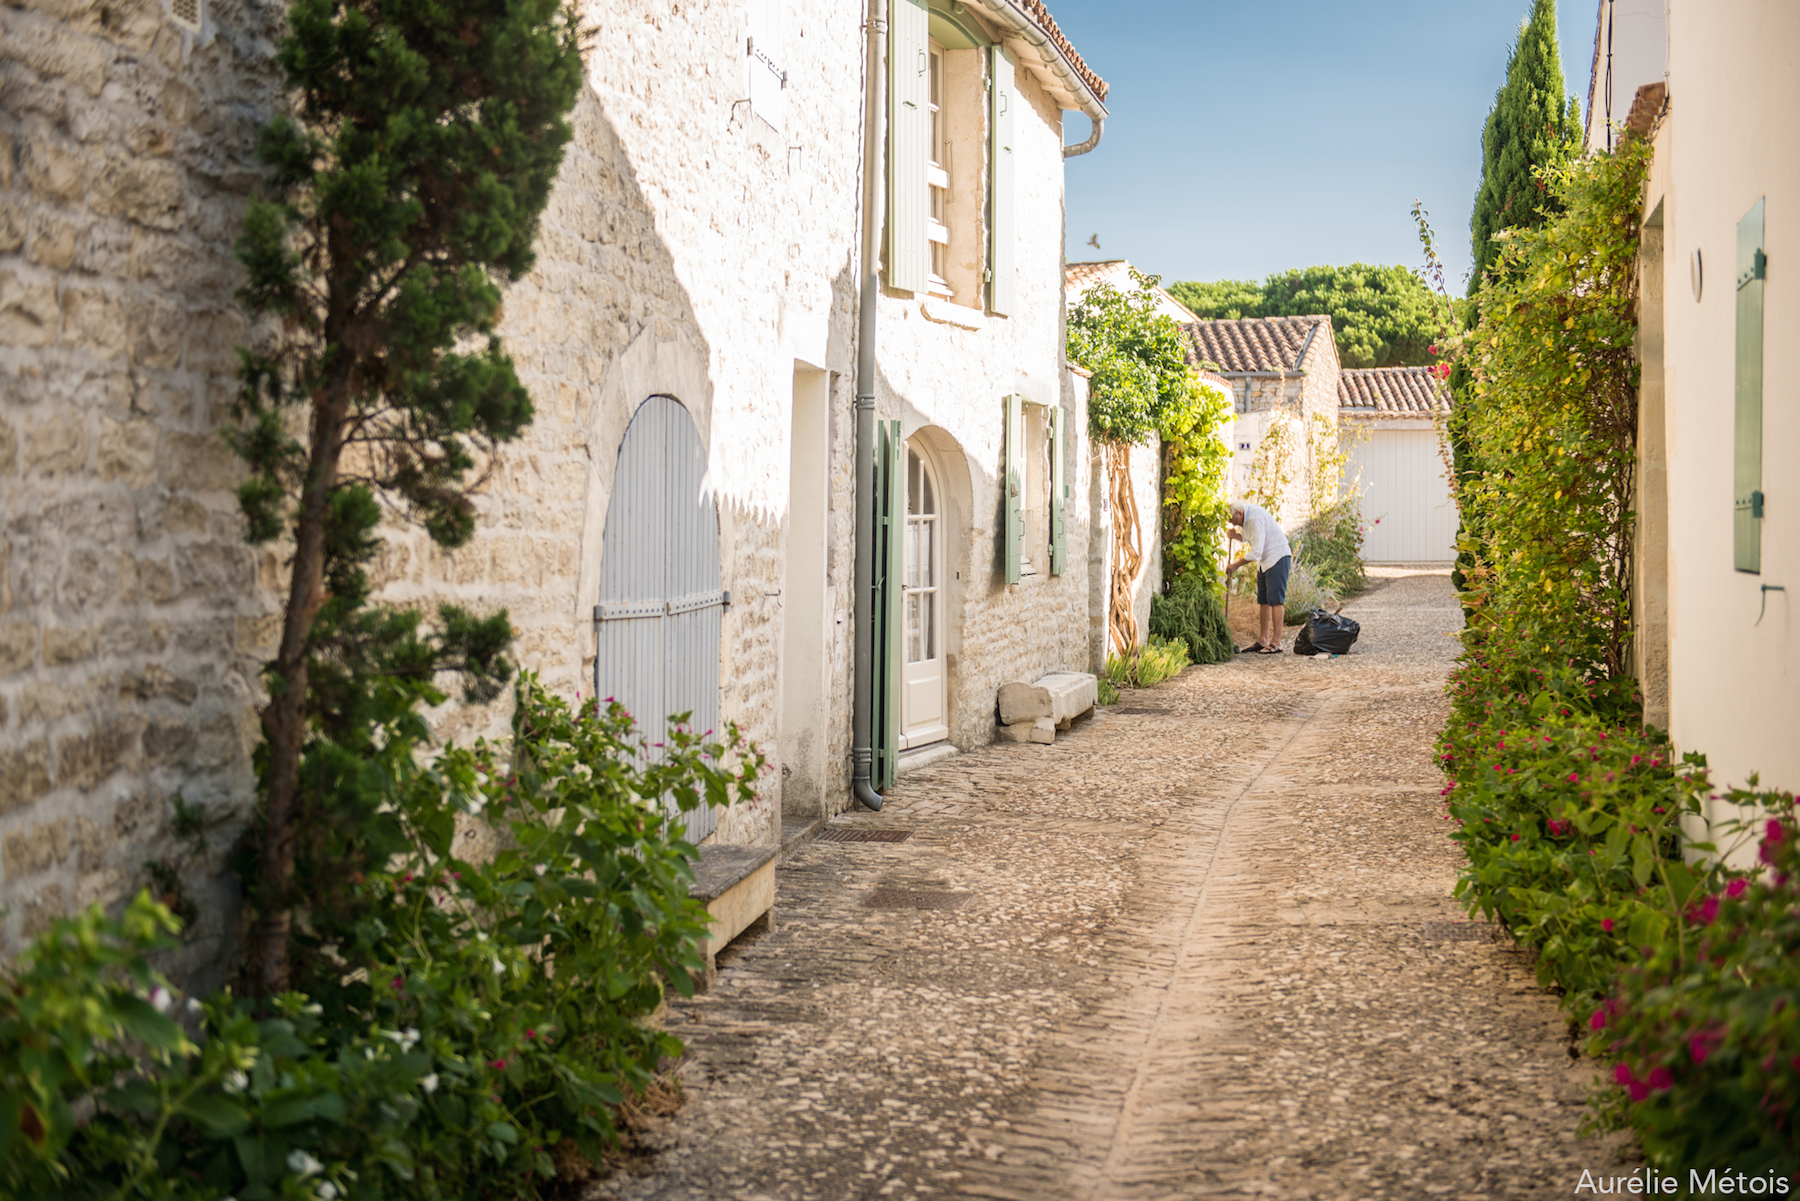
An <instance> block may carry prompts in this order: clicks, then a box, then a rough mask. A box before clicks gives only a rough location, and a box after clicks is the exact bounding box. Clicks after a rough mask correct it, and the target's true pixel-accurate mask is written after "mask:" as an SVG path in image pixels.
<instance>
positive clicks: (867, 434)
mask: <svg viewBox="0 0 1800 1201" xmlns="http://www.w3.org/2000/svg"><path fill="white" fill-rule="evenodd" d="M886 3H887V0H869V15H868V21H867V22H866V23H865V24H864V25H863V31H864V33H865V35H866V37H867V42H868V52H867V54H866V56H865V58H866V60H867V61H866V63H865V65H864V72H865V84H864V87H863V95H864V99H865V103H866V104H867V106H868V107H867V110H866V111H865V112H864V114H863V212H862V224H863V244H862V273H863V277H862V298H861V301H860V302H859V303H860V307H859V308H858V310H857V315H856V316H857V331H856V571H855V577H854V579H855V582H854V584H853V588H854V591H853V592H852V594H851V595H852V597H853V601H852V606H851V608H852V614H853V616H854V618H855V621H856V669H855V670H856V674H855V678H854V680H853V681H852V683H851V687H850V692H851V698H852V699H851V718H850V764H851V768H850V791H851V793H852V794H853V795H854V796H855V797H856V799H857V800H859V801H861V802H862V803H863V804H864V805H866V806H868V807H869V808H870V809H880V808H881V794H880V793H879V792H876V791H875V786H874V784H873V783H872V782H871V774H872V770H873V768H874V763H875V740H874V725H875V715H874V708H875V695H874V693H875V672H874V667H875V315H876V302H877V301H878V300H879V299H880V297H881V277H880V275H879V270H880V267H879V262H878V260H879V258H880V255H881V241H880V239H881V225H882V220H881V218H882V213H881V196H882V183H883V179H882V170H883V156H882V134H883V117H884V115H885V113H886V107H887V72H886V70H885V69H884V67H885V64H884V63H883V62H882V58H883V43H884V42H885V40H886V38H887V19H886V15H887V9H886Z"/></svg>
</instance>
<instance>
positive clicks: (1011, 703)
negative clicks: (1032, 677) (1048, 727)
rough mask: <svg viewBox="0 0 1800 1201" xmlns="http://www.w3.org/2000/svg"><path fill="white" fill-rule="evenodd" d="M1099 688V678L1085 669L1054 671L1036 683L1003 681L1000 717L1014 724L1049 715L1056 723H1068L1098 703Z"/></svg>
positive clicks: (1005, 722)
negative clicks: (1096, 678)
mask: <svg viewBox="0 0 1800 1201" xmlns="http://www.w3.org/2000/svg"><path fill="white" fill-rule="evenodd" d="M1099 688H1100V686H1099V683H1098V682H1097V681H1096V680H1095V678H1094V677H1093V676H1092V675H1090V674H1089V673H1087V672H1085V671H1059V672H1052V673H1051V674H1049V675H1047V676H1044V677H1043V678H1042V679H1040V680H1038V681H1037V682H1036V683H1035V684H1022V683H1012V684H1002V685H1001V686H1000V698H999V705H1000V721H1001V723H1002V724H1003V725H1013V724H1015V723H1018V722H1022V721H1035V720H1037V719H1038V718H1040V717H1046V718H1049V719H1050V720H1051V724H1052V725H1065V724H1067V723H1068V721H1069V720H1070V719H1071V718H1074V717H1077V716H1079V715H1080V714H1083V713H1086V712H1087V711H1088V710H1089V709H1092V708H1093V707H1094V702H1095V701H1096V700H1098V699H1099V695H1100V690H1099Z"/></svg>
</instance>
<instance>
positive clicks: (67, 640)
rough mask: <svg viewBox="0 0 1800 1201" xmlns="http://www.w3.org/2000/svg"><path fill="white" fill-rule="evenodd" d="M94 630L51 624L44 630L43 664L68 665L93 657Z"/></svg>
mask: <svg viewBox="0 0 1800 1201" xmlns="http://www.w3.org/2000/svg"><path fill="white" fill-rule="evenodd" d="M95 646H96V640H95V637H94V631H93V630H90V629H87V628H86V627H70V626H51V627H50V628H49V629H47V630H45V631H44V666H45V667H68V666H69V665H70V664H73V663H83V662H86V661H87V660H89V659H92V658H93V657H94V651H95Z"/></svg>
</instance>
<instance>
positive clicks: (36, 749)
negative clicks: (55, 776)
mask: <svg viewBox="0 0 1800 1201" xmlns="http://www.w3.org/2000/svg"><path fill="white" fill-rule="evenodd" d="M49 791H50V747H49V744H47V743H46V742H45V741H44V740H43V739H42V738H36V739H33V740H32V741H30V742H27V743H25V744H24V745H23V746H18V747H13V748H10V749H8V750H0V813H11V812H12V811H13V810H15V809H22V808H24V807H25V806H26V805H29V804H31V803H32V802H33V801H35V800H37V799H38V798H39V797H41V796H43V795H44V794H45V793H47V792H49Z"/></svg>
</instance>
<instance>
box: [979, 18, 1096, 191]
mask: <svg viewBox="0 0 1800 1201" xmlns="http://www.w3.org/2000/svg"><path fill="white" fill-rule="evenodd" d="M984 8H985V9H986V10H987V11H988V12H990V13H992V14H993V16H994V18H995V20H996V21H998V22H999V23H1000V24H1001V25H1004V26H1005V27H1006V30H1007V32H1008V33H1010V34H1012V36H1014V37H1016V38H1018V39H1019V40H1020V41H1021V42H1024V43H1025V44H1026V45H1028V46H1030V47H1031V48H1032V49H1033V50H1036V51H1037V52H1038V57H1039V58H1041V59H1043V60H1044V62H1046V63H1048V64H1049V66H1050V70H1051V71H1053V72H1055V73H1056V77H1057V78H1058V79H1061V80H1062V81H1063V86H1064V87H1066V88H1067V89H1068V90H1069V93H1070V95H1072V96H1074V97H1076V99H1077V100H1079V101H1080V102H1081V111H1082V112H1084V113H1086V114H1087V115H1088V119H1089V120H1090V121H1092V122H1093V123H1094V132H1093V133H1091V134H1089V135H1088V138H1087V141H1085V142H1078V143H1076V144H1075V145H1073V146H1064V147H1063V157H1064V158H1074V157H1075V156H1076V155H1078V154H1086V153H1087V152H1088V151H1090V150H1092V149H1093V148H1094V147H1096V146H1098V145H1099V144H1100V135H1101V134H1103V133H1104V132H1106V105H1105V104H1104V103H1103V102H1102V101H1101V99H1100V97H1099V96H1096V95H1095V94H1094V89H1092V88H1090V87H1089V86H1088V84H1087V81H1086V80H1085V79H1083V78H1081V76H1079V75H1077V74H1076V73H1075V68H1074V67H1073V66H1071V65H1070V64H1069V60H1068V59H1066V58H1064V57H1063V54H1062V51H1061V50H1060V49H1058V48H1057V46H1056V45H1055V44H1054V43H1052V42H1051V41H1050V39H1049V38H1047V37H1045V36H1044V31H1043V30H1042V29H1040V28H1038V23H1037V22H1036V21H1034V20H1032V18H1031V17H1030V16H1029V15H1028V14H1027V13H1026V12H1025V10H1024V9H1023V8H1021V7H1020V6H1019V4H1018V0H987V2H986V4H985V5H984Z"/></svg>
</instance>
